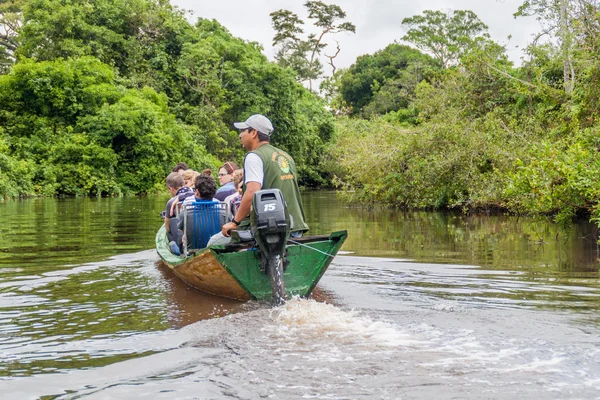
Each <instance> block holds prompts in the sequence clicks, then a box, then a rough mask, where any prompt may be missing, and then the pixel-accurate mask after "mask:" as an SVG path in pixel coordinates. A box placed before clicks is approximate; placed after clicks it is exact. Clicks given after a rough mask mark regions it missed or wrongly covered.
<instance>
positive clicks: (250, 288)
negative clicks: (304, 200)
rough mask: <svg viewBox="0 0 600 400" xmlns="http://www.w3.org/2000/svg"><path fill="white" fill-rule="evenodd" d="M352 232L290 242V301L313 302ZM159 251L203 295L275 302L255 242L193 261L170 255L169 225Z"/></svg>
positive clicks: (286, 275) (200, 254)
mask: <svg viewBox="0 0 600 400" xmlns="http://www.w3.org/2000/svg"><path fill="white" fill-rule="evenodd" d="M347 236H348V233H347V232H346V231H340V232H333V233H332V234H330V235H323V236H307V237H302V238H297V239H290V238H286V245H285V250H286V252H285V258H286V259H287V265H286V266H285V267H284V268H283V282H284V284H285V292H284V296H285V297H287V298H290V297H292V296H300V297H308V296H309V295H310V294H311V292H312V291H313V289H314V288H315V286H316V285H317V283H318V282H319V280H320V279H321V277H322V276H323V274H324V273H325V270H326V269H327V267H328V266H329V264H330V263H331V261H332V260H333V258H334V257H335V255H336V254H337V252H338V250H339V249H340V247H341V246H342V244H343V243H344V241H345V240H346V237H347ZM156 250H157V251H158V254H159V255H160V257H161V258H162V260H163V261H164V262H165V263H166V264H167V265H168V266H169V268H170V269H171V270H172V271H173V272H174V273H175V275H177V276H178V277H179V278H181V279H182V280H183V281H184V282H186V283H187V284H189V285H190V286H193V287H195V288H197V289H199V290H202V291H203V292H206V293H210V294H214V295H217V296H222V297H228V298H231V299H237V300H240V301H248V300H268V299H272V298H274V295H275V289H274V288H273V285H274V283H273V282H274V280H273V279H272V276H270V274H269V273H268V271H269V270H268V269H267V272H265V267H264V265H263V266H262V267H261V252H260V249H258V248H257V243H256V242H255V241H251V242H242V243H237V244H229V245H226V246H222V245H220V246H211V247H207V248H205V249H201V250H199V251H197V252H196V253H195V254H193V255H189V256H187V257H183V258H182V257H179V256H176V255H174V254H173V253H171V252H170V251H169V247H168V239H167V232H166V230H165V227H164V225H163V226H162V227H161V228H160V229H159V230H158V233H157V234H156Z"/></svg>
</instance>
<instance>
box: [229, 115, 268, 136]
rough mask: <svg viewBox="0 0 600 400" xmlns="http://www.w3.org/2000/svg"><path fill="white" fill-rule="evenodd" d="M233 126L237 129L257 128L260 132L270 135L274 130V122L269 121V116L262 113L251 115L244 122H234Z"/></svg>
mask: <svg viewBox="0 0 600 400" xmlns="http://www.w3.org/2000/svg"><path fill="white" fill-rule="evenodd" d="M233 126H235V127H236V128H237V129H248V128H252V129H256V130H257V131H259V132H260V133H264V134H265V135H268V136H271V132H273V124H272V123H271V121H269V118H267V117H265V116H264V115H261V114H254V115H251V116H250V117H249V118H248V119H247V120H246V121H244V122H234V123H233Z"/></svg>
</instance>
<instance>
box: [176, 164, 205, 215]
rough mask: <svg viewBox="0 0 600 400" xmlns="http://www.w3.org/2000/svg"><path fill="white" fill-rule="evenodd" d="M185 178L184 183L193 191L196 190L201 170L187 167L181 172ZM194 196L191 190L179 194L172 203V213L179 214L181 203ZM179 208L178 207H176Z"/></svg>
mask: <svg viewBox="0 0 600 400" xmlns="http://www.w3.org/2000/svg"><path fill="white" fill-rule="evenodd" d="M180 175H181V177H182V178H183V183H184V185H185V186H187V187H189V188H190V190H191V191H192V193H193V192H194V183H195V182H196V177H197V176H198V175H200V173H199V172H197V171H194V170H193V169H187V170H185V171H183V173H181V174H180ZM189 197H192V198H193V196H192V195H191V194H190V193H189V192H185V193H182V194H181V195H179V196H178V199H177V200H175V201H174V202H173V204H172V205H171V214H179V211H180V210H181V204H182V203H183V201H184V200H185V199H186V198H189ZM176 208H177V209H176Z"/></svg>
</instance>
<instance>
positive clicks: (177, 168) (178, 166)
mask: <svg viewBox="0 0 600 400" xmlns="http://www.w3.org/2000/svg"><path fill="white" fill-rule="evenodd" d="M188 169H189V167H188V165H187V164H186V163H184V162H179V163H177V164H176V165H175V166H174V167H173V169H172V170H171V172H177V173H178V174H180V175H181V174H182V173H183V171H187V170H188Z"/></svg>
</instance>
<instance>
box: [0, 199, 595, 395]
mask: <svg viewBox="0 0 600 400" xmlns="http://www.w3.org/2000/svg"><path fill="white" fill-rule="evenodd" d="M303 196H304V202H305V208H306V210H307V213H308V215H307V220H308V223H309V225H310V226H311V233H314V234H322V233H328V232H330V231H334V230H340V229H347V230H348V232H349V238H348V240H347V241H346V243H345V244H344V246H343V248H342V252H341V254H340V255H338V257H336V258H335V260H334V261H333V263H332V264H331V266H330V267H329V270H328V271H327V273H326V274H325V276H324V277H323V279H322V280H321V282H320V284H319V285H318V286H317V289H316V290H315V293H314V294H313V296H312V297H311V298H310V299H293V300H291V301H288V302H287V303H286V304H285V305H283V306H281V307H278V308H271V307H270V306H269V305H268V304H265V303H259V302H248V303H239V302H236V301H230V300H226V299H222V298H218V297H213V296H209V295H205V294H202V293H200V292H198V291H196V290H193V289H191V288H189V287H187V286H186V285H185V284H183V283H182V282H180V281H179V280H178V279H177V278H175V277H174V276H173V275H172V274H171V273H170V271H169V270H168V269H167V268H166V267H164V266H163V265H162V264H160V262H159V260H158V256H157V254H156V252H155V251H154V249H153V247H154V235H155V233H156V230H157V229H158V227H159V226H160V223H161V220H160V218H159V216H158V214H159V212H160V211H161V209H162V207H163V206H164V203H165V201H166V197H161V196H156V197H141V198H137V197H133V198H131V197H128V198H110V199H28V200H22V201H7V202H4V203H0V218H1V220H2V221H3V223H2V224H1V225H0V360H1V363H0V393H1V396H2V399H29V398H32V399H35V398H39V399H80V398H85V399H115V398H119V399H129V398H140V397H146V398H152V399H175V398H177V399H231V398H234V399H432V398H434V399H456V398H459V399H514V398H518V399H536V400H541V399H590V398H600V395H598V393H599V391H600V361H599V359H600V339H599V338H600V314H599V311H600V281H599V272H598V267H599V264H598V246H597V244H596V237H595V236H596V232H595V229H594V227H593V226H592V225H590V224H587V223H578V224H576V225H574V226H572V227H571V228H570V229H569V230H568V231H561V230H560V229H559V228H558V227H557V226H556V225H554V224H552V223H551V222H549V221H548V220H545V219H530V218H517V217H514V216H503V215H462V214H452V213H434V212H399V211H392V210H363V209H357V208H352V207H348V206H347V205H345V204H344V203H342V202H340V201H339V200H338V199H337V198H336V196H335V194H334V193H333V192H324V191H315V192H307V193H305V194H304V195H303Z"/></svg>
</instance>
